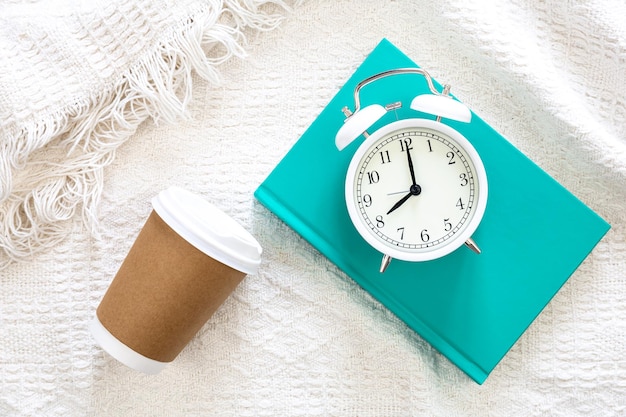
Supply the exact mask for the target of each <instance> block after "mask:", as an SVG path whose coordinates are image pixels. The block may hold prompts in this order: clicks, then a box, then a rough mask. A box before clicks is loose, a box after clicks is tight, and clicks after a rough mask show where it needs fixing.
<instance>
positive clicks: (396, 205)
mask: <svg viewBox="0 0 626 417" xmlns="http://www.w3.org/2000/svg"><path fill="white" fill-rule="evenodd" d="M412 195H413V193H412V192H409V193H408V194H407V195H405V196H404V197H402V198H401V199H400V200H399V201H398V202H397V203H396V204H394V205H393V207H392V208H390V209H389V211H388V212H387V214H389V213H391V212H392V211H394V210H395V209H397V208H398V207H400V206H401V205H403V204H404V203H405V202H406V200H408V199H409V198H410V197H411V196H412Z"/></svg>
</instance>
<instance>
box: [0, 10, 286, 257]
mask: <svg viewBox="0 0 626 417" xmlns="http://www.w3.org/2000/svg"><path fill="white" fill-rule="evenodd" d="M296 3H297V2H296ZM264 6H278V7H264ZM277 9H279V12H276V13H273V12H268V11H267V10H277ZM289 10H290V7H289V6H288V5H287V4H286V3H285V2H283V1H279V0H271V1H253V0H240V1H235V0H224V1H219V0H216V1H212V2H211V4H210V5H209V6H207V7H206V8H203V9H202V10H198V11H197V12H196V13H195V14H193V15H192V16H191V17H190V18H189V19H188V21H186V22H180V24H181V26H180V27H179V28H178V29H177V30H176V31H175V33H173V34H172V36H170V37H169V38H168V39H166V40H163V41H161V43H160V44H159V45H158V50H157V51H155V52H154V53H153V54H152V55H151V56H149V57H148V58H147V59H145V60H144V61H142V62H139V63H138V64H137V65H136V66H134V67H132V68H131V69H130V70H129V71H128V72H127V73H126V74H125V77H123V78H122V79H121V81H120V82H119V83H118V84H117V85H115V86H114V88H112V89H111V90H110V91H107V92H105V93H103V94H101V95H100V96H98V97H93V98H92V99H91V100H90V101H89V102H86V103H80V104H78V105H77V106H76V107H74V108H70V109H65V111H63V112H62V113H60V114H58V115H57V116H56V117H55V118H49V119H47V120H42V121H40V122H39V123H38V124H36V125H34V126H32V127H31V128H29V129H25V130H24V131H23V132H22V134H21V135H20V136H19V137H17V138H14V140H12V141H10V142H7V143H5V144H3V146H2V148H0V180H1V181H0V228H1V229H2V230H1V231H2V233H1V234H0V248H2V252H0V269H2V268H4V267H6V266H8V265H9V264H11V263H12V262H15V261H20V260H24V259H27V258H30V257H32V255H33V254H35V253H37V252H39V251H41V250H43V249H46V248H50V247H52V246H54V245H56V244H58V243H59V242H60V241H62V240H63V239H64V238H65V237H66V236H67V234H68V233H69V231H68V227H69V226H70V225H71V222H72V220H73V219H74V218H75V217H76V216H82V220H83V222H84V224H85V225H86V226H87V227H88V228H89V229H90V230H91V232H92V234H94V235H95V236H97V235H98V232H97V229H98V215H97V207H98V204H99V202H100V196H101V194H102V189H103V170H104V168H105V167H106V166H107V165H109V164H110V163H111V162H112V161H113V159H114V157H115V150H116V149H117V148H118V147H119V146H120V145H121V144H122V143H124V142H125V141H126V140H127V139H128V138H129V137H130V136H131V135H132V134H133V133H134V132H135V131H136V129H137V128H138V126H139V125H140V124H141V123H142V122H143V121H145V120H146V119H149V118H151V119H153V120H155V121H159V120H163V121H166V122H169V123H174V122H176V121H178V120H180V118H181V117H184V116H185V114H186V108H187V104H188V102H189V100H190V99H191V96H192V71H195V72H196V73H197V74H199V75H200V76H201V77H203V78H204V79H206V80H208V81H209V82H212V83H217V82H219V78H220V77H219V72H218V70H217V66H218V65H220V64H222V63H223V62H225V61H227V60H228V59H230V58H231V57H240V58H243V57H244V56H245V50H244V45H245V35H244V29H246V28H251V29H254V30H257V31H261V30H271V29H273V28H275V27H276V26H277V25H278V24H279V23H280V22H281V21H282V19H283V18H284V12H288V11H289ZM44 153H45V158H43V157H39V158H38V157H37V155H40V156H41V155H43V154H44Z"/></svg>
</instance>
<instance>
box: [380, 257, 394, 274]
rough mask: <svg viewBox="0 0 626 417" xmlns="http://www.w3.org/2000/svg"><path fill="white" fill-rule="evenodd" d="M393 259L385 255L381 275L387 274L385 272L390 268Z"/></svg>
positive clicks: (381, 264) (381, 265)
mask: <svg viewBox="0 0 626 417" xmlns="http://www.w3.org/2000/svg"><path fill="white" fill-rule="evenodd" d="M392 259H393V258H392V257H391V256H389V255H383V260H382V262H381V263H380V273H381V274H382V273H383V272H385V270H386V269H387V267H388V266H389V264H390V263H391V260H392Z"/></svg>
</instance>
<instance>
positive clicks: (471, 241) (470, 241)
mask: <svg viewBox="0 0 626 417" xmlns="http://www.w3.org/2000/svg"><path fill="white" fill-rule="evenodd" d="M465 246H467V247H468V248H470V249H471V250H472V251H473V252H474V253H476V254H478V255H480V252H481V250H480V248H479V247H478V245H477V244H476V242H474V239H472V238H471V237H470V238H469V239H467V240H466V241H465Z"/></svg>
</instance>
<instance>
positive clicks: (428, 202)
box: [346, 119, 487, 261]
mask: <svg viewBox="0 0 626 417" xmlns="http://www.w3.org/2000/svg"><path fill="white" fill-rule="evenodd" d="M486 199H487V177H486V175H485V169H484V167H483V164H482V162H481V160H480V158H479V156H478V154H477V153H476V151H475V149H474V147H473V146H472V145H471V144H470V143H469V142H468V141H467V139H465V138H464V137H463V136H462V135H461V134H460V133H459V132H457V131H456V130H454V129H452V128H451V127H449V126H447V125H444V124H442V123H439V122H435V121H433V120H426V119H407V120H401V121H397V122H394V123H391V124H389V125H387V126H385V127H383V128H382V129H380V130H378V131H376V132H374V133H373V134H372V135H371V136H369V137H368V138H367V139H366V141H365V142H364V143H363V144H362V145H361V146H360V147H359V149H358V150H357V152H356V153H355V155H354V157H353V159H352V162H351V164H350V166H349V168H348V174H347V179H346V201H347V206H348V212H349V214H350V218H351V219H352V222H353V223H354V225H355V227H356V228H357V230H358V231H359V233H360V234H361V235H362V236H363V237H364V238H365V240H366V241H367V242H368V243H369V244H370V245H372V246H373V247H374V248H376V249H377V250H379V251H380V252H382V253H384V254H387V255H389V256H391V257H393V258H397V259H403V260H408V261H425V260H430V259H435V258H439V257H441V256H444V255H447V254H448V253H450V252H452V251H453V250H455V249H457V248H458V247H459V246H461V245H462V244H463V243H465V241H466V240H467V239H469V238H470V237H471V235H472V233H474V231H475V230H476V228H477V227H478V224H479V223H480V220H481V219H482V215H483V213H484V210H485V206H486Z"/></svg>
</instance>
